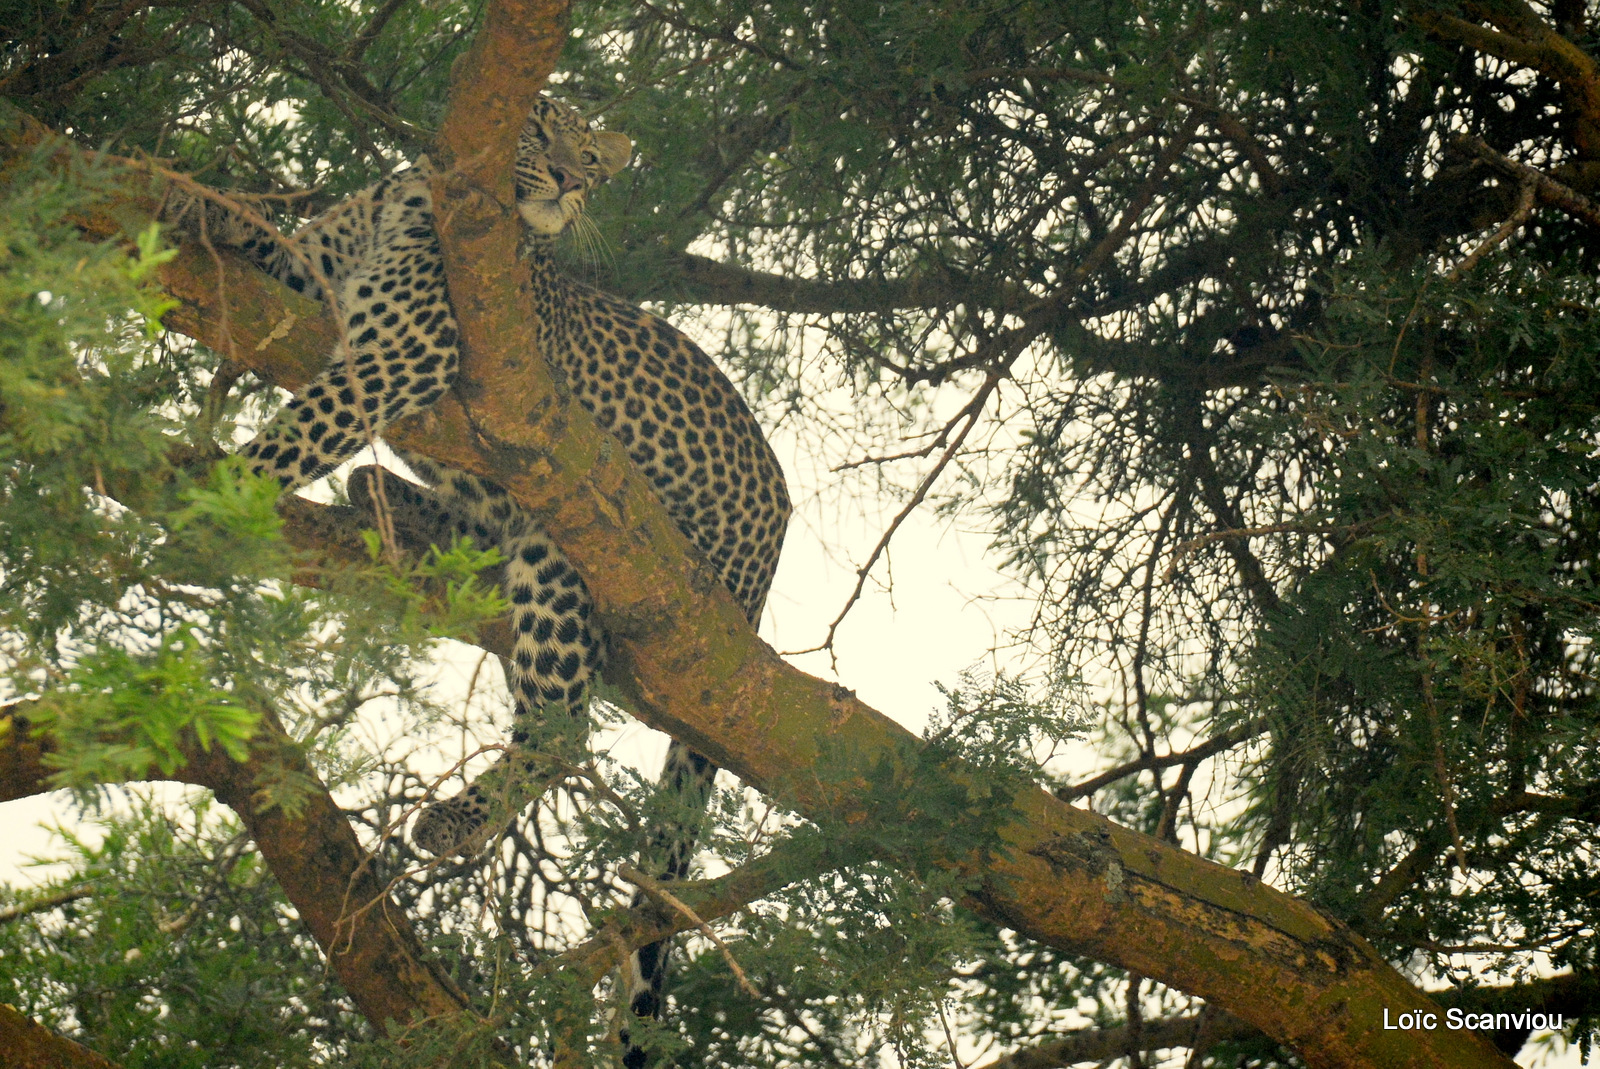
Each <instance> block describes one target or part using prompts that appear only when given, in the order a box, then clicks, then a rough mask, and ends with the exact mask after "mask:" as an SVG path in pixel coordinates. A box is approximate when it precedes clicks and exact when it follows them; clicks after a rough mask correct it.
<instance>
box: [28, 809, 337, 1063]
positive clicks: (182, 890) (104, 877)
mask: <svg viewBox="0 0 1600 1069" xmlns="http://www.w3.org/2000/svg"><path fill="white" fill-rule="evenodd" d="M127 801H128V803H129V804H128V805H127V807H126V808H124V809H123V811H122V812H120V813H119V814H118V815H116V816H110V815H107V816H106V817H105V818H104V819H102V820H97V821H94V822H85V823H84V824H83V825H81V826H80V827H79V828H78V829H77V830H74V831H71V832H63V833H62V834H63V836H64V841H65V843H66V846H67V852H66V858H65V860H66V862H67V867H68V869H69V871H68V873H67V874H66V875H65V876H64V877H62V878H59V879H52V880H49V881H46V882H45V883H43V884H41V885H40V886H37V887H33V888H30V889H29V890H28V891H26V892H13V891H10V890H8V891H6V892H5V893H4V906H3V907H0V909H3V910H4V911H5V912H4V915H5V916H6V917H7V918H8V919H7V920H6V921H4V922H3V923H0V1000H3V1001H5V1002H7V1003H9V1004H11V1005H13V1006H16V1007H17V1008H18V1009H19V1010H21V1011H22V1012H23V1013H26V1014H28V1015H29V1016H32V1017H34V1018H36V1019H38V1020H40V1021H42V1022H43V1023H45V1024H46V1025H47V1026H49V1027H53V1028H56V1029H57V1030H59V1031H61V1032H64V1033H66V1034H69V1035H70V1034H78V1035H85V1036H88V1037H92V1040H91V1041H92V1042H93V1044H94V1045H95V1046H96V1047H97V1049H100V1050H102V1051H106V1052H113V1051H114V1052H116V1055H117V1057H118V1059H119V1060H120V1062H121V1064H122V1065H124V1066H127V1067H128V1069H156V1067H160V1069H217V1067H219V1066H238V1067H240V1069H246V1067H260V1069H268V1067H272V1069H277V1067H281V1066H286V1065H310V1064H313V1062H314V1060H315V1059H316V1058H318V1057H319V1056H326V1055H327V1054H328V1053H330V1052H336V1051H338V1050H340V1049H342V1048H344V1047H345V1046H346V1045H348V1044H350V1043H352V1042H355V1041H361V1040H364V1039H365V1038H366V1037H367V1035H368V1031H367V1026H366V1024H365V1022H364V1021H363V1020H362V1018H361V1017H360V1016H359V1015H358V1014H356V1013H355V1011H354V1010H353V1009H352V1007H351V1006H350V1005H349V1002H348V1000H347V999H346V998H345V997H344V995H343V993H342V992H341V991H340V990H339V989H338V986H337V984H335V983H333V982H332V981H331V980H330V979H329V978H328V977H327V975H326V972H325V970H324V968H323V965H322V962H321V960H320V951H319V950H318V948H317V946H316V944H315V943H314V942H313V941H312V940H311V939H310V938H309V937H308V936H307V935H306V934H305V933H304V931H303V930H302V929H301V927H300V924H299V921H298V919H297V918H296V917H295V915H294V911H293V910H292V909H290V908H289V906H288V905H287V904H286V903H285V902H284V901H283V898H282V895H281V893H280V892H279V891H278V889H277V884H276V882H275V881H274V880H273V879H272V877H271V874H270V873H268V872H267V870H266V866H265V865H264V864H263V863H262V862H261V859H260V857H259V856H258V855H257V854H255V853H254V851H252V850H251V849H250V846H249V837H248V836H247V835H246V834H245V833H244V831H243V830H242V829H241V828H240V827H239V825H238V823H237V822H236V821H234V820H233V819H232V818H231V817H228V816H224V815H222V814H219V813H216V812H214V811H213V810H212V808H211V807H210V805H208V803H207V802H206V801H205V800H204V799H203V798H197V799H195V801H194V805H193V808H192V809H191V810H190V811H189V813H187V814H186V815H185V818H184V820H183V821H182V822H177V821H174V819H173V818H172V817H171V816H170V815H169V814H168V811H167V810H168V807H167V806H166V805H162V804H159V803H157V802H156V801H155V799H154V798H153V797H150V796H147V795H131V796H129V797H128V799H127ZM66 894H75V895H77V896H78V897H76V898H74V899H72V900H70V901H68V902H66V903H64V904H61V905H59V906H57V907H56V908H54V909H50V908H44V909H37V908H32V907H37V906H39V905H41V904H43V905H45V906H48V905H49V903H50V902H51V900H52V899H53V898H54V897H55V896H59V895H66ZM30 909H31V911H30ZM13 914H15V915H13Z"/></svg>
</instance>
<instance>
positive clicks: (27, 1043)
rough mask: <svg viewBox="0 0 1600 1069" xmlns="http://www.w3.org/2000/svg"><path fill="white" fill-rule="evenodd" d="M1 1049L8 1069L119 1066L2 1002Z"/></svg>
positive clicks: (116, 1068)
mask: <svg viewBox="0 0 1600 1069" xmlns="http://www.w3.org/2000/svg"><path fill="white" fill-rule="evenodd" d="M0 1052H3V1053H4V1058H5V1065H6V1069H118V1066H117V1063H116V1062H113V1061H111V1060H110V1059H108V1058H104V1057H101V1056H100V1055H98V1054H96V1053H95V1052H94V1051H92V1050H90V1049H89V1048H88V1047H85V1046H81V1045H79V1044H77V1043H74V1042H73V1041H72V1040H70V1039H68V1038H67V1037H65V1036H58V1035H56V1034H55V1033H54V1032H52V1031H50V1029H48V1028H46V1027H44V1025H42V1024H38V1023H36V1022H34V1021H33V1020H31V1019H30V1018H28V1017H25V1016H24V1015H23V1014H21V1013H18V1012H17V1010H16V1009H15V1008H14V1007H11V1006H6V1005H0Z"/></svg>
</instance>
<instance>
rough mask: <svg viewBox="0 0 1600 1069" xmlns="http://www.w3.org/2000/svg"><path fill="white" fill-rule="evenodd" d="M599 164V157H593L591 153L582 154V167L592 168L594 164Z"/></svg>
mask: <svg viewBox="0 0 1600 1069" xmlns="http://www.w3.org/2000/svg"><path fill="white" fill-rule="evenodd" d="M599 162H600V157H599V156H597V155H595V154H594V152H592V151H586V152H585V153H584V154H583V163H584V166H586V167H593V166H594V165H595V164H597V163H599Z"/></svg>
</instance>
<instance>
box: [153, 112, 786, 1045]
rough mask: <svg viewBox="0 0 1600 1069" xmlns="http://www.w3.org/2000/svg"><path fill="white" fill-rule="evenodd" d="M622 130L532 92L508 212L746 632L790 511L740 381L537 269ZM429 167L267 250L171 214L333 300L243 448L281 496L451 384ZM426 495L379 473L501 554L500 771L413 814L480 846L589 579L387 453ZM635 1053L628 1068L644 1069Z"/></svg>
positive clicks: (595, 667) (577, 709)
mask: <svg viewBox="0 0 1600 1069" xmlns="http://www.w3.org/2000/svg"><path fill="white" fill-rule="evenodd" d="M630 153H631V145H630V144H629V142H628V139H627V138H626V137H623V136H622V135H621V134H616V133H610V132H605V131H594V130H591V129H590V128H589V126H588V124H587V123H586V122H584V120H583V119H582V118H581V117H579V116H578V115H577V114H576V113H575V112H573V111H572V110H571V109H569V108H566V107H565V106H564V105H561V104H558V103H556V102H554V101H552V100H549V99H548V98H541V99H540V101H539V102H538V103H537V104H536V105H535V107H534V109H533V111H532V112H531V113H530V115H529V119H528V122H527V124H526V126H525V127H524V129H523V131H522V136H521V140H520V144H519V151H518V159H517V207H518V211H519V213H520V214H521V216H522V218H523V221H524V223H525V224H526V228H527V246H528V249H529V253H528V263H529V268H530V271H531V273H532V279H533V287H532V289H533V294H534V306H533V308H532V310H531V311H532V313H533V318H534V321H535V324H536V327H537V339H538V345H539V351H540V352H541V353H542V354H543V356H544V358H545V360H546V361H547V362H548V363H549V364H550V366H551V367H552V368H553V369H554V370H555V371H556V373H557V374H559V375H560V376H562V377H563V378H564V379H565V381H566V384H567V386H568V388H569V389H570V390H571V392H572V395H573V397H574V398H575V399H576V400H577V401H578V402H579V403H580V404H582V405H583V406H584V407H585V408H587V409H588V410H589V411H590V412H592V413H593V414H594V417H595V419H596V421H597V423H598V424H599V425H600V427H601V428H602V429H604V430H606V431H607V432H609V433H611V434H612V435H613V436H615V438H616V439H617V440H618V442H619V443H620V444H621V445H622V446H623V448H624V450H625V451H626V453H627V455H628V457H629V458H630V459H631V460H632V462H633V463H634V464H635V466H636V467H637V468H638V469H639V471H640V472H641V474H643V476H644V477H645V478H646V479H648V480H649V481H650V484H651V486H652V487H653V488H654V490H655V492H656V494H657V496H658V497H659V498H660V499H661V502H662V504H663V505H664V506H665V507H666V509H667V512H668V514H669V515H671V517H672V518H673V520H674V522H675V523H676V524H677V525H678V527H679V529H680V530H682V531H683V532H684V534H685V535H686V536H688V538H689V539H690V540H691V541H692V542H693V543H694V544H695V545H696V546H697V547H698V548H699V550H700V552H702V553H703V554H705V556H706V557H707V558H708V559H709V560H710V561H711V562H712V564H713V565H714V566H715V567H716V569H717V571H718V574H719V575H720V576H721V578H722V580H723V582H724V584H725V585H726V586H727V588H728V589H729V591H730V592H732V594H733V595H734V597H735V598H736V599H738V601H739V603H740V604H741V606H742V607H743V608H744V611H745V613H746V615H747V616H748V617H749V619H750V620H751V622H752V623H754V622H755V621H756V619H757V618H758V617H759V615H760V612H761V607H762V604H763V602H764V601H765V599H766V595H767V590H768V588H769V587H770V585H771V582H772V575H773V571H774V570H775V568H776V566H777V560H778V551H779V549H780V547H781V545H782V542H783V534H784V529H785V526H786V524H787V522H788V517H789V499H788V493H787V490H786V488H785V485H784V480H783V473H782V471H781V469H780V468H779V465H778V462H777V458H776V457H775V456H774V455H773V453H772V450H771V448H770V447H769V446H768V445H767V443H766V440H765V438H764V437H763V436H762V434H761V429H760V427H759V426H758V425H757V424H756V422H755V420H754V418H753V417H752V416H751V414H750V411H749V409H748V408H747V407H746V406H745V404H744V401H743V400H742V398H741V397H740V396H739V394H738V391H737V390H736V389H735V388H734V386H733V384H732V383H731V382H729V381H728V379H727V377H726V376H725V375H724V374H723V373H722V372H721V370H719V369H718V368H717V366H716V365H715V364H714V363H713V362H712V361H711V359H710V358H709V357H707V356H706V354H705V353H704V352H703V351H701V349H700V348H699V347H698V346H696V345H695V344H694V342H692V341H690V340H689V339H688V338H687V337H685V336H684V335H683V334H682V333H681V332H680V331H678V330H677V329H676V328H674V327H673V326H672V325H671V324H669V323H667V322H665V321H664V320H662V319H660V318H658V317H657V316H654V315H651V314H650V313H649V312H646V311H643V310H642V309H640V308H637V307H635V306H633V305H630V304H628V303H626V302H624V301H620V300H618V299H616V298H614V297H611V296H608V295H607V294H604V293H602V292H600V291H598V290H596V289H593V288H591V287H589V286H585V285H583V284H581V283H579V282H576V281H574V280H572V279H569V278H567V277H566V276H564V275H563V274H561V273H560V272H559V271H558V270H557V269H556V267H555V265H554V263H553V261H552V259H551V255H550V254H551V246H552V243H553V241H554V239H555V237H556V236H557V235H558V234H559V233H560V232H561V231H562V230H563V229H564V228H565V227H566V226H568V225H569V224H570V223H571V222H572V221H573V220H575V219H577V218H578V216H579V215H580V214H581V213H582V211H583V209H584V206H585V203H586V198H587V195H588V193H589V191H590V190H592V189H593V188H594V187H595V186H596V185H598V184H599V183H600V182H602V181H604V180H605V179H606V178H607V177H609V176H610V175H612V174H614V173H616V172H617V171H618V170H620V169H621V168H622V167H624V166H626V164H627V162H628V157H629V155H630ZM430 176H431V170H430V168H429V165H428V163H427V161H426V159H424V160H422V161H419V163H418V164H417V165H416V166H415V167H413V168H411V169H410V170H407V171H404V172H402V173H400V174H397V175H394V176H391V177H389V178H386V179H384V180H382V181H380V182H378V183H376V184H375V185H373V186H371V187H369V188H368V189H367V190H365V191H363V192H362V193H360V194H358V195H356V196H355V197H352V198H351V199H349V200H347V201H345V202H344V203H342V204H340V205H339V206H337V207H335V208H333V209H331V210H330V211H328V212H327V213H325V214H323V215H321V216H319V217H317V218H316V219H314V220H312V221H311V222H309V223H307V224H305V225H304V226H303V227H301V228H300V229H299V230H298V231H297V232H296V233H295V234H294V236H293V237H291V238H288V239H286V240H285V239H280V238H278V237H276V236H275V235H273V234H272V233H270V232H268V231H266V230H264V229H262V228H260V227H258V226H256V225H254V224H252V223H251V222H249V221H248V220H246V219H244V218H243V217H241V216H240V215H238V214H236V213H233V212H228V211H225V210H219V209H217V208H216V207H215V206H213V205H209V204H205V205H202V204H201V203H200V202H197V201H183V202H179V203H176V204H174V205H173V206H172V208H171V210H170V211H169V213H168V214H169V217H171V218H174V219H176V220H177V221H178V222H179V224H180V225H183V226H186V227H188V228H189V229H191V230H195V229H203V230H204V232H205V234H206V235H207V236H208V237H209V239H210V240H212V241H215V242H217V243H219V244H220V243H225V244H229V245H233V246H235V247H237V248H239V249H241V250H242V251H244V252H245V253H247V254H248V255H250V256H251V257H252V258H253V259H254V260H255V262H256V263H257V264H258V265H260V266H261V267H262V268H263V269H264V270H266V271H268V272H269V273H271V274H273V275H275V276H276V277H278V278H279V279H281V280H282V281H284V282H285V283H286V284H288V285H289V286H290V287H291V288H293V289H295V290H298V291H300V292H302V293H306V294H308V295H310V296H313V297H317V298H320V299H329V295H330V294H331V303H332V304H333V306H334V309H335V312H336V314H337V316H338V318H339V321H340V322H341V323H342V324H343V326H344V332H343V337H342V338H341V341H340V343H339V346H338V349H337V351H336V352H335V353H334V356H333V359H332V361H331V362H330V364H329V366H328V367H327V368H326V369H325V370H324V371H323V372H322V374H321V375H319V376H318V377H317V379H316V380H315V381H313V382H312V383H311V384H310V385H309V386H307V387H306V388H305V389H304V390H302V391H301V392H300V393H299V394H297V395H296V396H295V397H294V399H293V400H292V401H290V402H289V404H288V405H286V406H285V408H284V409H283V411H282V412H281V413H280V414H279V415H278V417H277V418H275V419H274V420H273V421H272V423H270V424H269V425H268V426H267V427H266V428H265V429H263V430H262V431H261V432H260V434H258V435H257V436H256V438H255V439H254V440H253V441H251V442H250V443H249V444H248V445H247V446H245V448H244V450H243V453H244V455H245V456H246V457H248V458H249V459H250V460H251V469H252V470H253V471H255V472H258V473H261V474H267V475H272V476H276V477H277V479H278V481H279V482H280V483H281V484H282V485H283V487H284V488H285V489H286V490H288V489H294V488H297V487H300V486H304V485H306V484H307V483H309V482H311V481H312V480H314V479H316V478H318V477H319V476H321V475H324V474H326V473H327V472H329V471H331V470H332V469H333V468H335V467H337V466H338V465H339V464H341V463H343V462H344V461H345V460H348V459H350V458H351V457H352V456H354V455H355V453H356V452H358V451H359V450H360V449H361V448H362V447H363V446H364V445H365V444H366V443H367V442H369V441H370V440H371V439H372V438H373V437H374V436H376V435H379V434H381V433H382V431H383V430H384V428H385V427H387V426H388V425H389V424H390V423H392V422H394V421H396V420H399V419H402V418H404V417H406V416H408V415H411V414H413V413H416V412H420V411H422V410H424V409H426V408H427V407H428V406H429V405H431V404H433V403H434V402H435V401H437V400H438V399H439V397H440V396H442V395H443V393H444V391H445V390H447V389H449V387H450V385H451V383H452V381H453V378H454V376H455V373H456V368H457V363H458V354H457V329H456V322H455V318H454V315H453V313H452V312H451V309H450V305H449V301H448V299H447V295H446V292H445V280H444V266H443V261H442V258H441V254H440V250H439V243H438V236H437V234H436V232H435V229H434V226H433V215H432V201H431V197H430V194H429V187H428V182H429V178H430ZM401 456H402V459H404V460H405V461H406V463H407V464H408V466H410V467H411V469H412V470H413V471H414V472H415V473H416V475H417V476H418V477H419V478H420V479H421V480H422V481H423V482H424V483H425V484H426V486H423V487H419V486H415V485H414V484H410V483H403V482H401V481H399V480H396V479H393V478H392V477H391V478H388V479H385V482H384V494H385V498H386V499H387V500H388V501H389V503H390V504H391V506H398V507H403V508H406V509H409V510H412V511H413V512H415V513H419V514H423V515H426V516H430V517H432V520H431V522H432V523H433V524H434V525H435V526H436V527H438V528H440V529H448V530H454V531H456V532H458V533H461V534H468V535H471V536H472V537H473V538H475V539H476V540H477V541H478V542H479V543H480V544H482V545H494V546H498V547H499V548H500V551H501V553H502V555H503V556H504V557H505V558H506V559H507V564H506V593H507V596H508V597H509V600H510V601H511V603H512V612H513V616H512V620H513V625H514V628H515V633H516V639H515V644H514V648H513V650H512V657H511V661H510V668H509V675H510V682H511V685H512V692H513V698H514V701H515V715H514V719H513V727H512V736H511V743H512V745H511V746H510V747H509V749H508V751H507V753H506V754H505V756H504V757H502V759H501V760H500V761H499V762H497V763H496V764H495V766H494V767H493V768H491V769H490V770H488V771H486V772H485V773H484V774H482V775H481V776H479V777H478V778H477V779H476V780H475V781H474V782H473V783H472V784H470V785H469V786H468V787H467V788H466V789H465V790H464V791H462V792H461V793H460V794H458V795H457V796H456V797H454V798H451V799H448V800H446V801H442V802H437V803H435V804H433V805H432V806H430V807H429V808H428V809H426V810H425V811H424V812H423V813H422V814H421V816H420V817H419V818H418V820H417V822H416V824H415V826H414V828H413V831H412V838H413V841H414V842H416V843H417V845H418V846H420V847H422V848H423V849H424V850H427V851H428V852H430V853H434V854H447V853H453V852H464V851H470V850H472V849H475V848H476V846H477V845H478V844H480V843H481V842H482V841H483V840H484V839H485V838H486V837H487V836H488V834H490V833H491V832H493V831H494V830H495V829H496V828H497V827H498V826H499V825H500V824H502V823H503V821H504V819H506V818H508V817H509V816H510V815H512V814H513V813H514V812H515V811H516V810H518V809H520V808H521V807H522V805H523V804H524V803H525V801H527V800H528V799H530V798H531V797H532V796H533V795H534V794H535V793H536V792H537V791H538V790H539V789H540V787H541V786H542V781H543V780H544V778H545V777H543V776H541V775H540V774H539V765H538V763H537V762H536V761H535V760H533V759H532V757H531V755H530V752H529V748H528V747H529V744H530V743H532V742H535V741H538V740H540V739H541V738H546V737H548V736H549V735H550V732H548V731H547V730H545V729H546V726H547V725H546V724H545V722H544V717H545V713H546V711H547V710H557V711H559V712H560V713H561V714H562V715H563V716H569V717H582V716H584V715H585V710H586V707H587V702H588V693H589V687H590V683H591V682H592V680H593V679H594V678H595V676H596V675H597V673H598V672H599V671H600V669H601V667H602V666H603V663H604V658H605V650H606V643H605V638H604V636H603V635H602V634H601V633H600V631H599V629H598V627H597V626H596V625H595V624H594V622H593V620H592V618H591V613H592V602H591V599H590V596H589V592H588V590H587V588H586V587H585V586H584V583H583V579H582V578H581V576H579V575H578V573H577V571H576V570H575V569H574V568H573V567H572V565H571V564H570V562H568V561H567V559H566V558H565V557H564V556H563V555H562V553H561V551H560V550H559V549H558V548H557V547H556V546H555V545H554V544H553V543H552V542H551V541H550V539H549V538H548V537H547V536H546V535H545V534H544V532H543V531H542V530H540V529H539V527H538V526H537V524H535V523H534V522H533V521H532V519H531V518H530V517H529V516H528V515H527V514H526V513H524V512H523V511H522V510H521V509H520V508H519V507H518V506H517V505H516V503H515V502H514V501H512V500H511V498H510V497H509V496H508V495H507V494H506V492H505V491H504V490H503V489H502V488H500V487H498V486H496V485H494V484H492V483H490V482H488V481H486V480H481V479H478V478H475V477H473V476H471V475H467V474H465V473H463V472H458V471H454V470H451V469H448V468H445V467H443V466H442V465H438V464H435V463H434V462H432V461H431V460H428V459H427V458H425V457H421V456H417V455H414V454H409V453H402V454H401ZM378 478H382V476H381V475H379V474H378V473H376V472H374V471H372V470H370V469H361V470H359V471H358V472H357V473H356V474H355V475H354V476H353V477H352V482H351V492H352V497H353V498H354V499H357V500H358V502H365V501H367V500H368V499H370V497H371V496H372V492H373V487H374V482H375V480H376V479H378ZM715 773H716V769H715V767H714V766H712V765H711V764H710V762H709V761H707V760H706V759H705V758H703V757H701V756H700V755H698V754H694V753H692V752H690V751H689V750H687V749H686V748H685V747H683V746H681V745H678V744H674V745H673V747H672V749H671V751H670V752H669V755H668V760H667V766H666V768H665V769H664V771H663V786H664V787H667V788H670V789H673V790H676V791H677V792H679V793H680V794H682V795H684V796H686V801H687V802H688V803H689V805H688V806H686V807H685V808H686V809H695V810H699V809H703V808H704V804H705V800H706V798H707V797H708V796H709V791H710V786H711V781H712V778H713V777H714V775H715ZM653 852H654V853H655V854H656V857H655V858H654V859H652V860H653V862H654V864H653V867H654V868H656V870H657V871H658V872H659V873H660V874H662V875H663V876H667V877H681V876H682V875H684V873H685V872H686V871H687V869H688V865H689V859H690V855H691V854H692V852H693V835H692V829H688V828H683V827H674V828H667V829H661V830H660V831H658V833H657V835H656V837H655V842H654V844H653ZM664 964H665V948H664V946H662V947H654V948H647V950H646V951H643V952H641V953H640V954H639V955H637V956H636V957H635V962H634V969H633V978H632V985H631V990H630V1001H631V1003H632V1006H633V1009H634V1010H635V1012H639V1013H643V1014H653V1013H655V1012H657V1011H658V1010H659V1008H660V1002H661V981H662V976H663V974H664ZM643 1061H644V1056H643V1052H642V1051H639V1050H637V1049H636V1048H630V1049H629V1051H628V1053H627V1055H626V1057H625V1064H627V1065H630V1066H635V1065H642V1064H643Z"/></svg>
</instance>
